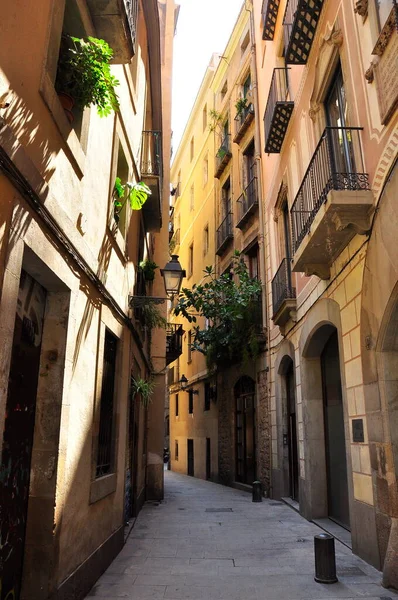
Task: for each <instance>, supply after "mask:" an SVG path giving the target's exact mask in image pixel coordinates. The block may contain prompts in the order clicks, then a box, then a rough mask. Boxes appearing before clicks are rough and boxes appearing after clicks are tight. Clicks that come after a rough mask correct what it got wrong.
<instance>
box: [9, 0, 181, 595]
mask: <svg viewBox="0 0 398 600" xmlns="http://www.w3.org/2000/svg"><path fill="white" fill-rule="evenodd" d="M106 6H107V4H106V3H105V4H104V3H103V4H99V5H98V3H96V2H91V1H90V0H87V1H86V0H62V1H61V2H54V1H53V0H45V1H44V2H42V3H41V5H40V10H38V7H37V4H36V3H35V2H25V3H21V2H16V3H14V4H12V5H9V6H8V7H4V10H3V15H2V24H1V26H0V29H1V36H0V37H1V41H0V57H1V59H0V197H1V203H0V215H1V239H0V294H1V295H0V330H1V338H2V345H1V373H0V381H1V383H0V432H1V440H2V444H1V445H0V453H1V454H0V481H1V490H0V493H1V498H0V523H1V533H0V597H1V599H2V600H3V599H4V600H5V599H7V600H11V598H12V599H15V600H16V599H18V598H21V599H22V598H29V599H37V600H39V599H40V600H44V599H46V598H50V597H51V598H68V599H69V598H70V599H71V600H72V599H78V598H82V597H84V596H85V594H86V593H87V592H88V591H89V589H90V588H91V587H92V585H93V584H94V582H95V581H96V579H97V578H98V577H99V575H100V574H101V573H102V572H103V571H104V570H105V568H106V567H107V566H108V565H109V563H110V562H111V561H112V559H113V558H114V556H115V555H116V554H117V553H118V552H119V551H120V549H121V547H122V545H123V542H124V529H125V523H126V522H127V521H128V520H129V519H130V518H131V517H133V516H134V515H136V514H137V512H138V511H139V509H140V507H141V505H142V503H143V501H144V500H145V498H149V499H156V500H160V499H161V498H162V496H163V469H162V465H163V460H162V459H163V410H164V396H165V367H166V331H164V330H161V329H153V330H152V331H151V330H150V328H149V327H148V325H147V322H146V321H145V317H144V311H143V308H142V307H143V306H144V305H145V300H142V297H145V296H155V297H164V288H163V282H162V280H161V277H160V273H159V271H157V272H156V276H155V280H154V281H153V282H149V281H145V279H144V277H143V272H142V270H140V269H139V264H140V262H141V261H145V260H149V259H151V260H153V261H155V262H156V263H157V264H158V265H160V266H163V265H164V264H165V263H166V262H167V259H168V252H167V250H168V232H167V222H168V198H169V172H168V168H167V166H168V161H169V158H170V75H171V61H172V40H173V34H174V26H175V22H174V21H175V5H174V2H173V1H172V0H162V1H161V2H159V3H158V2H156V1H152V0H149V1H145V2H141V1H138V0H137V1H133V2H117V3H114V6H113V7H112V9H109V10H108V9H107V8H106ZM67 36H75V37H77V38H79V39H80V38H86V37H87V36H93V37H95V38H99V39H104V40H105V41H106V42H108V43H109V45H110V46H111V48H112V49H113V60H112V64H111V67H110V69H111V74H112V75H113V76H114V77H116V79H117V80H118V81H119V85H118V86H117V88H116V93H117V94H118V97H119V105H120V106H119V110H118V111H117V112H115V113H114V112H111V114H109V115H108V116H106V117H103V118H101V117H100V116H99V115H98V114H97V111H96V110H95V107H94V106H90V107H88V108H84V109H83V108H80V107H79V106H78V105H77V104H75V105H73V99H72V105H70V106H65V105H63V104H61V96H60V95H59V94H58V92H57V91H56V90H57V89H58V86H59V81H60V77H61V60H62V56H63V54H62V52H63V50H62V44H63V43H64V41H65V39H70V38H68V37H67ZM116 178H119V179H120V182H121V184H122V185H123V186H125V185H126V184H127V183H130V184H131V185H133V184H135V183H137V182H141V181H143V182H144V183H146V184H147V185H148V186H149V188H150V190H151V195H149V196H148V199H147V201H146V203H145V204H144V205H143V207H142V209H141V210H131V208H130V204H129V202H124V203H123V202H122V203H121V204H122V206H121V207H120V206H117V205H115V198H116V197H115V181H116ZM128 189H129V188H127V187H126V188H125V193H127V190H128ZM162 223H163V227H162ZM137 298H139V299H140V300H139V301H136V299H137ZM159 310H160V312H162V313H164V316H165V313H166V305H165V304H163V305H162V306H160V309H159ZM139 379H143V380H145V381H148V380H152V379H154V381H155V384H156V385H155V388H154V394H153V401H152V403H151V404H150V405H149V407H145V406H144V405H143V403H142V402H141V399H140V397H139V396H137V395H136V396H133V394H132V385H131V384H132V381H133V380H139ZM159 422H160V425H159Z"/></svg>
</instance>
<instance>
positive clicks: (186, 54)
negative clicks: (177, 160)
mask: <svg viewBox="0 0 398 600" xmlns="http://www.w3.org/2000/svg"><path fill="white" fill-rule="evenodd" d="M177 3H178V4H180V6H181V9H180V15H179V18H178V23H177V30H176V36H175V38H174V63H173V105H172V129H173V148H174V154H175V153H176V152H177V149H178V145H179V143H180V139H181V136H182V134H183V132H184V128H185V124H186V122H187V120H188V117H189V115H190V112H191V109H192V106H193V103H194V101H195V98H196V94H197V92H198V91H199V86H200V84H201V82H202V79H203V77H204V74H205V71H206V68H207V66H208V65H209V63H210V60H211V57H212V54H213V53H214V52H215V53H218V54H222V53H223V51H224V49H225V46H226V45H227V42H228V40H229V37H230V35H231V33H232V29H233V26H234V25H235V22H236V19H237V18H238V15H239V11H240V9H241V7H242V5H243V0H177Z"/></svg>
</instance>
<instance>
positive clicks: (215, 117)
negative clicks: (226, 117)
mask: <svg viewBox="0 0 398 600" xmlns="http://www.w3.org/2000/svg"><path fill="white" fill-rule="evenodd" d="M209 117H210V123H209V131H212V132H213V131H218V132H219V133H221V131H222V116H221V113H219V112H218V111H217V110H215V109H214V108H212V109H211V110H209Z"/></svg>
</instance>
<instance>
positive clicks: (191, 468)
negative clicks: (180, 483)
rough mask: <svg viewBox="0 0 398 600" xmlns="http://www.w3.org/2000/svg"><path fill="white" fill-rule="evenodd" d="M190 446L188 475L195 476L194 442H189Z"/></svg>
mask: <svg viewBox="0 0 398 600" xmlns="http://www.w3.org/2000/svg"><path fill="white" fill-rule="evenodd" d="M187 442H188V446H187V450H188V475H191V477H193V476H194V456H193V440H187Z"/></svg>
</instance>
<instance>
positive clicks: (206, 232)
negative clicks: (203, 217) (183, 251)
mask: <svg viewBox="0 0 398 600" xmlns="http://www.w3.org/2000/svg"><path fill="white" fill-rule="evenodd" d="M208 251H209V226H208V225H206V227H205V228H204V230H203V256H206V254H207V253H208Z"/></svg>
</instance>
